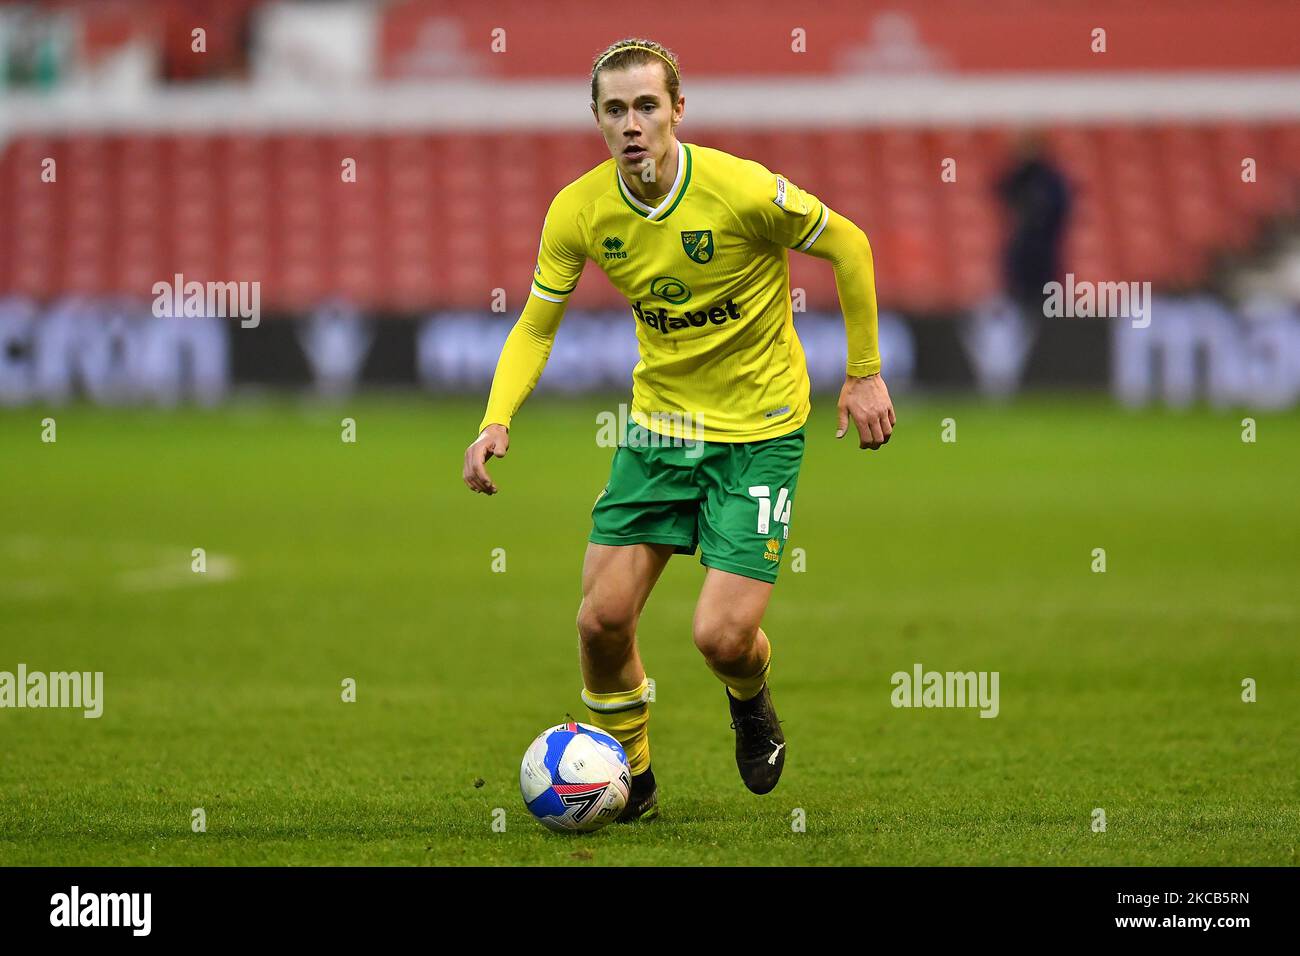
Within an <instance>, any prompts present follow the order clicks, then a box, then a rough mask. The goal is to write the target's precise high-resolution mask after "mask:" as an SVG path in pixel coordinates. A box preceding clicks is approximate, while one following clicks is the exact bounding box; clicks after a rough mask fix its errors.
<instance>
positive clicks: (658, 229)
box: [484, 143, 879, 442]
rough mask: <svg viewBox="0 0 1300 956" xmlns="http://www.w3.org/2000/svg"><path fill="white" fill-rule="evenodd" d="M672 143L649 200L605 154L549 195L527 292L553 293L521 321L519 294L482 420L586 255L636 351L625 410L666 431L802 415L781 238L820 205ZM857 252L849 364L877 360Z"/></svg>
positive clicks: (799, 362) (734, 162) (710, 437)
mask: <svg viewBox="0 0 1300 956" xmlns="http://www.w3.org/2000/svg"><path fill="white" fill-rule="evenodd" d="M677 148H678V165H677V175H676V178H675V180H674V182H673V185H672V188H671V189H670V190H669V191H668V193H667V194H666V195H665V196H664V197H663V198H662V199H661V200H660V201H659V202H658V203H657V204H656V205H655V206H653V207H651V206H649V205H647V204H646V203H644V202H642V201H641V200H639V199H638V198H637V197H636V196H635V195H634V194H633V193H632V192H631V190H630V189H629V188H628V187H627V184H626V183H625V182H624V181H623V178H622V176H621V175H620V174H619V171H618V168H617V164H616V162H615V161H614V160H613V159H612V158H611V159H608V160H606V161H605V162H604V163H602V164H601V165H599V166H597V167H596V168H595V169H593V170H591V171H590V172H589V173H587V174H586V175H584V176H582V177H581V178H579V179H577V180H575V181H574V182H572V183H570V184H569V185H568V186H566V187H564V189H562V190H561V191H560V192H559V194H558V195H557V196H556V197H555V199H554V201H553V202H552V203H551V206H550V208H549V210H548V211H547V214H546V221H545V223H544V225H543V227H542V239H541V245H540V248H539V251H538V257H537V268H536V271H535V273H534V275H533V286H532V295H533V296H536V297H538V298H539V299H542V300H544V301H545V302H546V303H556V305H555V306H553V307H551V309H549V310H547V309H540V308H539V309H535V310H533V311H534V312H537V313H538V314H541V315H543V316H544V317H543V318H542V319H541V322H542V325H543V327H542V328H540V329H538V328H536V327H534V326H533V325H531V324H529V323H531V322H532V321H533V320H532V319H531V318H530V316H529V315H528V312H529V309H527V308H525V315H524V316H522V317H521V323H520V326H525V325H527V326H528V328H526V329H525V328H521V327H517V329H516V332H515V333H512V340H513V341H511V340H508V341H507V347H506V350H504V351H503V357H502V363H501V365H500V366H499V367H498V373H497V379H498V380H497V381H494V384H493V395H492V398H491V399H490V400H489V410H488V415H487V416H485V418H484V423H487V422H489V421H500V422H502V423H506V424H508V420H509V416H510V415H512V414H513V412H514V411H515V410H516V409H517V408H518V405H519V404H520V403H522V401H523V398H524V397H525V396H526V394H527V392H528V391H529V390H531V388H532V385H533V384H534V383H535V381H536V376H537V375H539V374H540V371H541V369H540V365H539V364H538V363H537V356H540V361H541V363H543V364H544V362H545V355H546V353H548V352H549V342H547V341H545V340H546V339H547V338H548V337H551V338H553V335H554V329H553V327H552V326H551V325H550V324H549V323H558V320H559V315H560V314H562V310H563V308H564V303H565V302H566V301H567V300H568V297H569V295H570V294H571V293H572V292H573V291H574V289H575V288H576V287H577V284H578V280H579V277H580V276H581V275H582V271H583V267H584V266H585V264H586V260H587V259H593V260H595V261H596V263H597V264H599V265H600V267H601V268H602V269H603V270H604V271H605V274H606V275H607V276H609V279H610V281H611V282H612V283H613V284H614V286H615V288H617V289H618V290H619V292H620V293H622V294H623V296H625V297H626V298H627V300H628V303H629V305H630V306H631V317H632V319H633V321H634V324H635V326H636V335H637V341H638V346H639V352H640V361H639V362H638V363H637V365H636V368H635V369H634V370H633V376H632V378H633V382H632V403H631V417H632V419H633V420H634V421H636V422H637V423H639V424H641V425H645V426H646V427H648V428H650V429H652V430H654V431H657V432H660V433H662V434H667V435H673V436H677V437H684V438H696V439H703V440H705V441H725V442H747V441H756V440H759V439H764V438H774V437H776V436H779V435H784V434H787V433H789V432H791V431H794V430H795V429H797V428H798V427H799V426H800V425H802V424H803V423H804V421H805V420H806V419H807V417H808V413H809V408H810V405H809V382H808V369H807V365H806V362H805V360H804V353H803V349H802V347H801V346H800V344H799V338H798V336H797V335H796V334H795V328H794V317H793V314H792V309H791V301H790V270H789V250H791V249H796V250H801V251H809V250H810V249H812V248H813V247H814V245H815V243H816V242H817V240H818V238H819V237H820V236H821V235H822V232H823V231H824V230H825V229H826V225H827V222H828V218H829V217H830V216H832V215H833V214H832V213H831V211H830V210H829V209H828V208H827V207H826V206H825V205H824V204H823V203H822V202H820V201H819V200H818V199H817V197H816V196H814V195H812V194H811V193H807V192H805V191H803V190H801V189H799V188H798V187H797V186H795V185H794V184H793V183H791V182H790V181H789V180H788V179H786V178H785V177H784V176H782V175H780V174H779V173H772V172H770V171H768V170H767V169H766V168H764V167H763V166H762V165H760V164H759V163H756V162H753V161H750V160H746V159H740V158H738V157H736V156H732V155H730V154H728V153H724V152H722V151H721V150H717V149H710V148H708V147H703V146H695V145H691V144H687V143H679V144H678V147H677ZM817 252H818V254H821V255H826V250H821V249H818V250H817ZM852 253H853V255H854V256H857V257H858V259H861V258H862V256H861V253H860V251H859V250H857V249H854V250H852ZM845 258H846V260H847V258H848V253H846V256H845ZM861 266H865V269H862V268H861ZM861 266H860V265H859V263H858V262H857V261H854V262H852V263H851V264H850V263H848V262H847V261H846V262H845V264H844V268H845V269H846V270H853V271H852V272H851V273H850V272H846V274H852V275H854V276H855V278H856V277H858V276H859V275H860V274H861V273H865V276H864V281H855V282H854V283H853V285H855V286H860V285H865V286H866V288H867V292H868V294H867V295H865V296H864V295H862V294H861V293H859V292H858V291H857V290H856V289H855V290H854V293H853V294H854V297H855V303H856V302H857V301H858V300H861V301H863V302H866V303H867V307H864V308H861V309H856V308H855V311H863V312H869V313H870V315H869V316H866V315H863V316H861V317H860V319H861V321H858V322H857V326H859V327H860V328H861V331H860V332H859V331H858V330H857V329H854V328H851V330H850V355H849V360H850V363H849V367H850V369H851V370H852V372H853V374H859V375H861V374H870V373H871V372H874V371H877V370H878V369H879V357H878V355H877V354H876V346H875V324H876V323H875V318H876V316H875V300H874V289H873V288H872V281H871V280H872V277H871V269H870V252H869V248H868V249H867V251H866V254H865V262H863V263H861ZM839 268H840V266H839V265H837V269H839ZM837 278H838V274H837ZM842 297H843V292H842ZM539 306H540V303H539ZM548 313H549V314H548ZM552 316H554V317H553V318H552ZM868 318H869V322H868V321H867V319H868ZM524 319H528V320H529V322H524V321H523V320H524ZM524 333H526V334H524ZM525 349H526V350H528V353H529V358H528V359H526V360H525V359H524V358H523V357H522V356H523V351H524V350H525ZM508 352H513V356H512V357H511V358H510V360H509V361H508V360H507V354H506V353H508ZM855 353H856V354H855ZM516 378H518V379H520V381H518V382H515V381H514V379H516ZM502 379H507V380H508V383H507V382H503V381H502ZM524 379H530V380H529V381H524Z"/></svg>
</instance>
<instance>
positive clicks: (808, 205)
mask: <svg viewBox="0 0 1300 956" xmlns="http://www.w3.org/2000/svg"><path fill="white" fill-rule="evenodd" d="M748 165H750V166H751V167H753V168H752V169H751V170H750V173H751V176H750V187H751V190H752V194H751V202H750V203H749V204H748V212H749V218H750V219H751V220H752V222H751V226H750V228H751V229H752V230H753V231H754V233H755V235H757V236H759V237H760V238H763V239H767V240H768V241H770V242H774V243H776V244H777V245H779V246H785V247H786V248H787V249H795V250H797V251H799V252H808V251H809V250H810V249H811V248H812V246H813V244H814V243H816V242H817V240H818V239H819V238H820V237H821V234H822V231H823V230H824V229H825V228H826V221H827V217H828V216H829V215H830V210H829V209H827V208H826V205H825V203H823V202H822V201H821V200H820V199H818V198H817V197H816V196H814V195H813V194H812V193H810V192H806V191H805V190H803V189H800V188H799V187H798V186H796V185H795V184H794V183H792V182H790V180H789V179H787V178H786V177H785V176H783V175H782V174H781V173H773V172H769V171H768V170H767V169H766V168H764V167H763V166H761V165H760V164H758V163H750V164H748Z"/></svg>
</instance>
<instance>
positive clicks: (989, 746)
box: [0, 396, 1300, 865]
mask: <svg viewBox="0 0 1300 956" xmlns="http://www.w3.org/2000/svg"><path fill="white" fill-rule="evenodd" d="M899 399H900V400H899V431H898V432H897V434H896V436H895V438H894V440H893V441H892V442H891V443H890V445H889V446H888V448H886V449H885V450H884V451H883V452H879V453H871V452H860V451H858V450H857V449H856V447H855V444H850V443H849V441H850V440H849V439H845V440H844V441H843V442H838V443H837V442H836V441H835V440H834V439H833V437H832V436H833V432H834V407H833V399H831V398H827V397H822V398H821V399H820V400H819V401H817V402H816V405H817V410H816V412H815V413H814V417H813V420H812V422H811V424H810V429H809V442H808V448H807V456H806V459H805V463H804V469H803V472H802V475H801V478H800V482H799V490H798V495H797V497H796V499H795V502H794V506H793V510H792V527H791V535H790V539H789V542H788V547H789V549H794V548H803V549H804V554H805V559H806V571H805V572H804V573H792V571H791V566H790V563H789V557H787V560H786V563H785V565H784V566H783V569H782V572H781V578H780V580H779V582H778V584H777V588H776V592H775V595H774V598H773V602H772V605H771V608H770V611H769V613H768V616H767V618H766V619H765V622H764V625H765V628H766V630H767V631H768V633H769V634H770V635H771V636H772V639H773V643H774V648H775V656H774V659H773V692H774V697H775V700H776V703H777V705H778V708H779V710H780V713H781V716H782V718H783V720H784V721H785V730H786V734H787V737H788V739H789V751H788V754H789V759H788V762H787V764H786V770H785V777H784V779H783V780H782V782H781V785H780V786H779V787H778V788H777V789H776V790H775V791H774V792H773V793H772V794H770V795H768V796H765V797H754V796H751V795H750V794H749V793H748V792H747V791H745V790H744V788H743V786H742V784H741V782H740V780H739V778H738V776H737V773H736V770H735V766H734V763H733V759H732V755H731V748H732V746H733V738H732V734H731V731H730V729H729V728H728V714H727V708H726V702H725V700H724V698H723V691H722V688H721V685H720V684H719V683H718V682H717V681H716V679H715V678H713V677H712V676H711V675H710V674H709V672H708V671H707V669H706V668H705V666H704V664H703V662H702V660H701V659H700V657H699V655H698V653H697V652H696V651H695V649H694V647H693V646H692V643H691V638H690V622H691V614H692V609H693V607H694V602H695V597H696V594H697V592H698V588H699V585H700V582H701V579H702V569H701V568H700V565H699V564H698V557H692V558H687V557H677V558H675V559H674V560H673V561H672V562H671V563H670V565H669V568H668V570H667V572H666V573H665V575H664V577H663V579H662V580H661V582H660V584H659V586H658V588H657V590H656V592H655V593H654V595H653V596H652V598H651V600H650V604H649V606H648V608H647V610H646V613H645V615H644V618H643V620H642V624H641V629H640V639H641V642H642V647H643V653H644V655H645V659H646V663H647V668H648V671H649V673H650V675H651V676H652V677H654V678H655V679H656V681H657V684H658V701H657V703H656V704H654V705H653V706H652V717H651V740H652V749H653V755H654V765H655V770H656V774H657V776H658V778H659V782H660V788H661V798H662V807H663V816H662V818H661V819H660V820H658V821H655V822H653V823H651V824H648V825H640V826H635V827H609V828H607V829H606V830H604V831H601V832H600V833H597V834H595V835H591V836H586V837H572V836H568V837H566V836H557V835H552V834H550V833H548V832H546V831H544V830H543V829H542V828H541V827H539V826H538V825H537V824H535V823H534V822H533V821H532V820H531V819H530V818H529V816H528V814H527V812H526V810H525V809H524V807H523V805H522V803H521V801H520V797H519V790H518V767H519V760H520V757H521V755H522V753H523V751H524V748H525V746H526V745H527V744H528V742H529V741H530V740H531V739H532V738H533V736H534V735H535V734H537V733H538V732H539V731H540V730H541V729H542V728H544V727H546V726H548V725H550V724H554V723H557V722H559V721H561V720H563V719H564V715H565V713H566V712H572V713H573V714H574V715H575V716H579V717H581V714H582V710H581V702H580V701H579V698H578V691H579V689H580V683H581V681H580V677H579V674H578V669H577V651H576V634H575V629H574V617H575V615H576V612H577V608H578V602H579V597H580V590H579V569H580V565H581V559H582V552H583V548H584V546H585V540H586V535H587V532H588V530H589V520H590V509H591V504H592V501H593V499H594V498H595V496H596V494H597V492H599V490H600V488H601V487H602V485H603V484H604V481H605V478H606V476H607V474H608V468H609V458H610V454H611V452H610V450H609V449H605V448H600V447H597V446H596V444H595V441H594V436H595V433H596V424H595V415H596V412H597V411H598V410H600V409H602V408H604V409H608V408H613V407H616V402H617V401H618V400H619V399H617V398H616V399H612V400H605V401H599V400H585V401H583V402H581V403H566V402H558V401H547V400H546V399H544V398H542V397H538V398H535V399H534V400H533V401H532V402H530V403H529V405H528V406H527V408H525V410H524V412H523V413H522V414H521V416H520V417H519V419H518V421H517V423H516V425H517V427H516V428H515V429H514V434H513V436H512V437H513V439H514V445H513V447H512V449H511V452H510V455H509V457H508V458H507V459H506V460H505V461H504V462H494V464H493V466H492V468H493V474H494V476H495V477H496V479H497V481H498V483H499V485H500V487H501V489H502V493H501V494H500V495H498V496H497V497H495V498H493V499H487V498H482V497H476V496H472V495H471V494H470V493H469V492H468V491H466V490H465V488H464V487H463V485H462V484H461V481H460V460H461V456H462V452H463V449H464V446H465V444H466V442H467V441H468V440H469V439H470V438H472V436H473V428H474V425H475V424H476V423H477V421H478V418H479V414H480V408H481V403H479V402H477V401H475V402H452V401H445V400H436V401H435V400H431V399H425V398H414V397H411V398H394V399H382V398H369V399H365V400H358V401H355V402H348V403H346V404H344V405H338V406H334V405H328V406H321V405H308V404H298V403H297V402H288V401H275V402H270V403H257V404H243V403H238V404H234V405H232V406H229V407H227V408H225V409H222V410H220V411H201V410H193V409H188V410H177V411H139V410H137V411H106V410H102V409H92V408H88V407H84V406H71V407H66V408H62V409H55V410H47V409H36V408H29V409H19V410H8V411H4V412H0V463H2V465H3V467H2V468H0V518H2V523H0V670H6V671H14V670H15V669H16V667H17V665H18V664H19V663H24V664H26V665H27V667H28V669H29V670H33V671H34V670H43V671H60V670H82V671H103V672H104V683H105V689H104V697H105V701H104V714H103V716H102V717H101V718H100V719H98V720H88V719H84V718H83V717H82V715H81V713H80V712H77V711H71V710H48V709H47V710H30V709H29V710H9V709H5V710H0V751H2V756H3V759H0V865H30V864H55V865H57V864H90V865H100V864H223V865H224V864H515V863H525V864H578V865H581V864H588V865H589V864H760V865H761V864H841V863H851V864H1185V865H1202V864H1206V865H1236V864H1281V865H1294V864H1296V863H1297V849H1296V848H1297V846H1298V845H1300V811H1298V810H1297V807H1298V806H1300V800H1298V799H1297V798H1298V797H1300V787H1298V785H1297V777H1296V767H1297V765H1298V764H1300V746H1298V745H1300V707H1298V706H1297V704H1300V668H1298V667H1297V657H1298V655H1297V638H1298V637H1300V599H1298V595H1300V587H1298V585H1297V582H1300V495H1297V493H1296V489H1297V477H1296V476H1297V474H1300V416H1297V415H1295V414H1289V415H1284V416H1282V415H1263V414H1261V415H1257V416H1256V417H1257V419H1258V429H1259V431H1258V441H1257V442H1256V443H1254V444H1247V443H1243V442H1242V441H1241V440H1240V433H1241V427H1240V425H1239V421H1240V419H1241V418H1242V416H1243V414H1251V413H1250V412H1243V413H1229V412H1223V413H1219V412H1213V413H1212V412H1206V411H1204V410H1195V411H1189V412H1186V413H1169V412H1143V413H1131V412H1125V411H1123V410H1119V409H1116V408H1114V407H1112V406H1111V405H1109V404H1108V403H1106V402H1104V401H1102V400H1099V399H1086V400H1077V401H1076V400H1065V399H1051V400H1045V399H1038V400H1033V401H1024V402H1021V403H1019V404H1016V405H1013V406H1007V407H992V406H986V405H980V404H975V403H971V402H968V401H959V400H953V401H944V400H940V399H930V400H928V401H924V402H923V401H919V400H916V399H913V398H910V397H907V396H899ZM47 414H48V415H52V416H53V417H55V418H56V420H57V429H58V431H57V439H58V440H57V442H56V443H54V444H43V443H42V442H41V441H40V432H41V427H40V420H41V419H42V418H43V417H45V416H46V415H47ZM344 416H350V417H353V418H354V419H355V420H356V423H357V442H356V443H355V444H345V443H343V442H342V441H341V440H340V432H341V428H340V424H339V423H340V419H341V418H343V417H344ZM948 417H951V418H953V419H955V421H956V427H957V439H958V440H957V442H956V443H944V442H941V441H940V428H941V426H940V422H941V420H942V419H944V418H948ZM194 548H204V549H205V550H206V555H207V566H208V573H207V574H205V575H198V574H194V573H192V572H191V570H190V565H191V561H192V558H191V551H192V549H194ZM496 548H502V549H504V555H505V561H506V570H505V572H504V573H494V572H493V570H492V564H493V549H496ZM1094 548H1104V549H1105V551H1106V561H1107V570H1106V572H1105V573H1104V574H1099V573H1093V572H1092V570H1091V565H1092V563H1093V554H1092V552H1093V549H1094ZM916 663H920V664H922V665H923V666H924V667H925V668H926V669H927V670H940V671H948V670H955V671H965V670H975V671H998V672H999V674H1000V713H999V715H998V717H997V718H996V719H981V718H980V717H979V716H978V714H977V712H976V711H975V710H970V709H966V710H958V709H949V710H941V709H896V708H894V707H892V706H891V704H890V693H891V690H892V688H891V684H890V675H891V674H893V673H894V672H896V671H900V670H903V671H910V670H911V668H912V667H913V665H914V664H916ZM1248 677H1249V678H1253V679H1254V680H1255V681H1256V682H1257V693H1258V700H1257V702H1255V703H1245V702H1243V700H1242V681H1243V679H1245V678H1248ZM345 678H352V679H354V680H355V681H356V687H357V699H356V702H355V703H344V702H343V701H342V700H341V682H342V681H343V680H344V679H345ZM476 781H482V785H481V786H475V784H476ZM195 808H202V809H203V811H204V813H205V814H206V821H207V832H205V833H195V832H193V831H192V829H191V820H192V813H193V811H194V809H195ZM495 808H503V809H504V820H505V824H506V826H505V832H496V831H495V830H494V829H493V826H492V823H493V820H494V809H495ZM1095 808H1101V809H1103V810H1104V811H1105V814H1106V823H1107V826H1106V830H1105V832H1094V831H1093V829H1092V827H1091V823H1092V819H1093V811H1094V809H1095ZM796 810H802V811H803V815H804V818H805V819H806V830H805V832H796V830H795V829H794V828H793V827H792V823H793V822H794V821H795V819H796V817H797V814H796V813H795V811H796Z"/></svg>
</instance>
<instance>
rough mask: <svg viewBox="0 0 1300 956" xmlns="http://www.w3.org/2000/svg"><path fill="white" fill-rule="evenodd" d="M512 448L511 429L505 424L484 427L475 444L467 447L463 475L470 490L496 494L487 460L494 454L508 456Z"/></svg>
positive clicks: (500, 456) (502, 456)
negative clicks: (488, 471)
mask: <svg viewBox="0 0 1300 956" xmlns="http://www.w3.org/2000/svg"><path fill="white" fill-rule="evenodd" d="M509 450H510V430H509V429H508V428H506V426H505V425H489V426H488V427H487V428H485V429H483V431H482V433H481V434H480V435H479V436H478V438H476V439H474V444H472V445H470V446H469V447H468V448H466V449H465V470H464V472H463V473H462V477H463V478H464V479H465V484H466V485H468V486H469V489H470V491H480V492H482V493H483V494H485V495H495V494H496V493H497V486H496V484H495V483H494V482H493V481H492V478H491V477H490V476H489V475H488V473H487V460H488V459H489V458H491V457H492V456H493V455H496V456H497V457H498V458H504V457H506V452H507V451H509Z"/></svg>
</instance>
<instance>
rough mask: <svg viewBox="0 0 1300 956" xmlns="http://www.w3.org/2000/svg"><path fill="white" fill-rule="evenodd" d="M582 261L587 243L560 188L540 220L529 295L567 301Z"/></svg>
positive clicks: (579, 275)
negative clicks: (539, 240)
mask: <svg viewBox="0 0 1300 956" xmlns="http://www.w3.org/2000/svg"><path fill="white" fill-rule="evenodd" d="M586 264H587V246H586V243H585V241H584V240H583V237H582V228H581V226H580V225H579V223H578V209H576V208H575V207H574V204H573V203H572V202H570V201H569V199H568V197H567V196H566V194H565V192H564V191H563V190H561V192H560V194H559V195H558V196H556V197H555V199H553V200H552V201H551V206H550V208H549V209H548V210H547V211H546V219H545V221H544V222H543V223H542V241H541V243H540V244H539V245H538V247H537V268H536V269H534V270H533V289H532V294H533V295H535V296H537V297H538V298H539V299H544V300H546V301H547V302H565V301H567V300H568V298H569V295H570V293H572V292H573V290H574V289H576V288H577V287H578V280H579V279H580V278H582V270H583V267H584V266H586Z"/></svg>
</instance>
